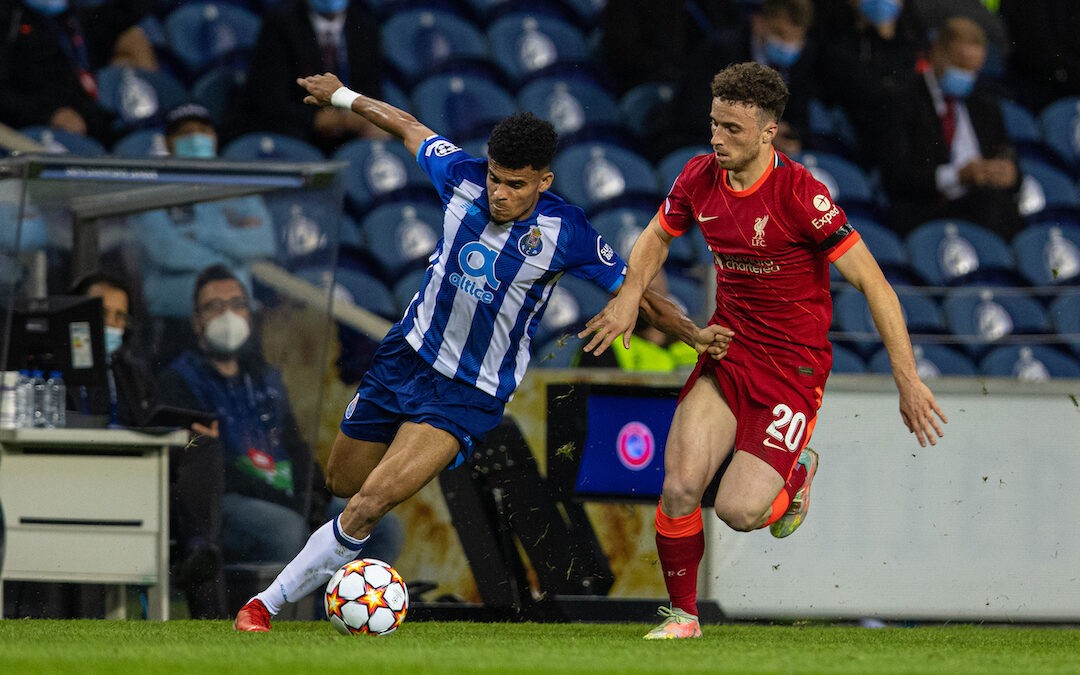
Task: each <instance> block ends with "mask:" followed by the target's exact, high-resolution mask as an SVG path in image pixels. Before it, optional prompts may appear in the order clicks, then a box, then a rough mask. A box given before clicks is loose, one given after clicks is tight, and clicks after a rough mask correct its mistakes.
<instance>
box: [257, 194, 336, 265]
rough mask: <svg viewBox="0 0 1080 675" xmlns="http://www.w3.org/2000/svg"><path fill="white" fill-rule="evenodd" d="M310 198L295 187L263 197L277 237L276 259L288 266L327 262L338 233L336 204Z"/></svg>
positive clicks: (309, 195)
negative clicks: (294, 188)
mask: <svg viewBox="0 0 1080 675" xmlns="http://www.w3.org/2000/svg"><path fill="white" fill-rule="evenodd" d="M311 197H312V196H311V194H310V193H308V192H305V191H298V190H274V191H271V192H269V193H267V194H266V196H265V197H264V200H265V201H266V208H267V209H268V210H269V211H270V218H271V220H272V221H273V223H274V231H275V232H276V236H277V258H278V261H279V262H281V264H283V265H284V266H285V267H287V268H289V269H297V268H299V267H301V266H304V265H307V264H317V263H319V262H323V261H326V260H327V259H328V256H329V255H330V252H331V250H332V248H333V245H334V243H335V242H336V241H339V239H340V236H341V228H342V227H343V223H342V222H341V219H340V215H339V214H340V209H338V208H337V205H336V204H334V203H332V202H329V201H324V200H320V199H312V198H311Z"/></svg>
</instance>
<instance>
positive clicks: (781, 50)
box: [765, 38, 802, 68]
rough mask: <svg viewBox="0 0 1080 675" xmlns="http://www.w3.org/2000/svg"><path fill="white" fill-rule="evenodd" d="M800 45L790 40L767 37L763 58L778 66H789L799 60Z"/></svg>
mask: <svg viewBox="0 0 1080 675" xmlns="http://www.w3.org/2000/svg"><path fill="white" fill-rule="evenodd" d="M800 54H802V47H801V46H800V45H797V44H792V43H790V42H781V41H780V40H775V39H773V38H769V39H767V40H765V60H766V61H768V62H769V63H771V64H772V65H774V66H778V67H780V68H790V67H791V66H792V65H793V64H794V63H795V62H796V61H798V60H799V55H800Z"/></svg>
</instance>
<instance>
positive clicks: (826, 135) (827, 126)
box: [806, 98, 858, 180]
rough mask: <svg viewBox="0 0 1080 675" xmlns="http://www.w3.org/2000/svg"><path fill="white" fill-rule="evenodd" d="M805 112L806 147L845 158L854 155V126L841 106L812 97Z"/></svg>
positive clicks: (856, 143) (855, 143) (855, 142)
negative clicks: (807, 133)
mask: <svg viewBox="0 0 1080 675" xmlns="http://www.w3.org/2000/svg"><path fill="white" fill-rule="evenodd" d="M807 113H808V114H807V131H808V132H809V135H810V137H809V138H807V139H806V144H807V147H810V148H813V149H814V150H815V151H816V152H826V153H829V154H832V155H838V156H840V157H843V158H845V159H846V158H850V157H853V156H854V153H855V148H856V147H857V146H858V139H857V137H856V134H855V127H854V126H853V125H852V123H851V119H850V118H849V117H848V115H847V113H846V112H844V109H843V108H842V107H841V106H838V105H828V104H826V103H824V102H822V101H821V100H820V99H817V98H814V99H811V100H810V105H809V106H808V108H807ZM819 180H820V179H819Z"/></svg>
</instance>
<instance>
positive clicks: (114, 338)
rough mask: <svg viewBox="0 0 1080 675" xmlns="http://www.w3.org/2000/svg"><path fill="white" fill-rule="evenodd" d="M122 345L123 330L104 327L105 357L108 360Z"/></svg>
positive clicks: (114, 327)
mask: <svg viewBox="0 0 1080 675" xmlns="http://www.w3.org/2000/svg"><path fill="white" fill-rule="evenodd" d="M123 343H124V329H123V328H117V327H116V326H105V356H106V357H107V358H109V359H111V358H112V355H113V354H115V353H116V350H117V349H120V345H122V344H123Z"/></svg>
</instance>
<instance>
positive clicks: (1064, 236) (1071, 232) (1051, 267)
mask: <svg viewBox="0 0 1080 675" xmlns="http://www.w3.org/2000/svg"><path fill="white" fill-rule="evenodd" d="M1012 247H1013V251H1014V252H1015V253H1016V266H1017V268H1018V269H1019V270H1020V274H1021V275H1023V277H1024V278H1025V279H1027V280H1028V282H1030V283H1031V284H1032V285H1034V286H1052V285H1054V284H1075V283H1077V282H1080V224H1075V223H1041V224H1037V225H1029V226H1028V227H1026V228H1024V229H1023V230H1021V231H1020V232H1019V233H1018V234H1017V235H1016V236H1015V237H1013V241H1012Z"/></svg>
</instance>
